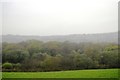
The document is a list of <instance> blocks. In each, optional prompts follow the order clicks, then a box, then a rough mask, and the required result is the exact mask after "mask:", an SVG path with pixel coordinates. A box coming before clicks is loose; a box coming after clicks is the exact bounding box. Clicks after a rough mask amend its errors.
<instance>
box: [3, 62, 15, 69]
mask: <svg viewBox="0 0 120 80" xmlns="http://www.w3.org/2000/svg"><path fill="white" fill-rule="evenodd" d="M2 67H3V68H4V69H12V68H13V65H12V63H8V62H6V63H4V64H3V65H2Z"/></svg>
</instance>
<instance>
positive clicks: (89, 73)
mask: <svg viewBox="0 0 120 80" xmlns="http://www.w3.org/2000/svg"><path fill="white" fill-rule="evenodd" d="M2 77H3V78H118V69H95V70H73V71H58V72H3V73H2Z"/></svg>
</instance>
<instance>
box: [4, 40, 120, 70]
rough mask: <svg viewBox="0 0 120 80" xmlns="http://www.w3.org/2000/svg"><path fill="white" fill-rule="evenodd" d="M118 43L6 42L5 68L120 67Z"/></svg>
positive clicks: (63, 68) (75, 68) (66, 68)
mask: <svg viewBox="0 0 120 80" xmlns="http://www.w3.org/2000/svg"><path fill="white" fill-rule="evenodd" d="M118 61H119V58H118V45H117V44H113V43H79V44H78V43H71V42H67V41H66V42H56V41H50V42H41V41H37V40H29V41H26V42H20V43H6V42H3V43H2V70H3V71H60V70H78V69H97V68H118V67H120V66H119V64H120V63H119V62H118Z"/></svg>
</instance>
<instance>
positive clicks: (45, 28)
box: [0, 0, 119, 36]
mask: <svg viewBox="0 0 120 80" xmlns="http://www.w3.org/2000/svg"><path fill="white" fill-rule="evenodd" d="M118 1H119V0H3V1H2V7H0V9H2V10H1V11H2V14H1V13H0V16H2V20H0V22H1V21H2V33H3V34H14V35H40V36H46V35H67V34H89V33H106V32H115V31H117V30H118ZM0 5H1V3H0ZM0 27H1V25H0Z"/></svg>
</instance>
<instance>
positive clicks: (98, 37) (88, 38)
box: [0, 32, 118, 43]
mask: <svg viewBox="0 0 120 80" xmlns="http://www.w3.org/2000/svg"><path fill="white" fill-rule="evenodd" d="M0 38H1V36H0ZM31 39H35V40H40V41H44V42H47V41H60V42H64V41H70V42H76V43H81V42H107V43H117V41H118V33H117V32H113V33H100V34H71V35H53V36H24V35H23V36H21V35H3V36H2V41H3V42H13V43H18V42H21V41H27V40H31Z"/></svg>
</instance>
